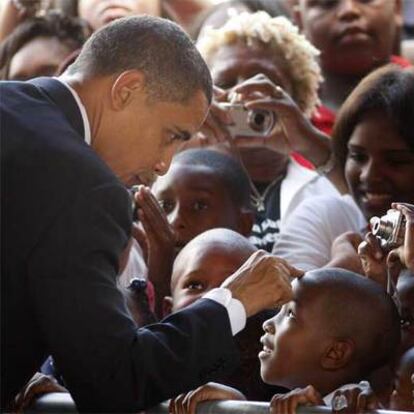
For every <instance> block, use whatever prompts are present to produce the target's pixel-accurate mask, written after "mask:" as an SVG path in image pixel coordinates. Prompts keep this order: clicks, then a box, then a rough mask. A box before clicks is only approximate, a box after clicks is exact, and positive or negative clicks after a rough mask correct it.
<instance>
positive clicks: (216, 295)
mask: <svg viewBox="0 0 414 414" xmlns="http://www.w3.org/2000/svg"><path fill="white" fill-rule="evenodd" d="M54 79H56V80H57V81H59V82H60V83H61V84H62V85H64V86H66V88H68V89H69V91H70V92H71V94H72V95H73V98H74V99H75V101H76V103H77V105H78V107H79V111H80V113H81V116H82V121H83V130H84V131H85V136H84V139H85V142H86V143H87V144H88V145H91V128H90V124H89V119H88V114H87V112H86V109H85V106H84V105H83V103H82V101H81V99H80V97H79V95H78V94H77V93H76V91H75V90H74V89H73V88H72V87H71V86H69V85H68V84H67V83H66V82H65V81H63V80H62V79H61V78H56V77H55V78H54ZM203 298H206V299H211V300H214V301H215V302H217V303H219V304H220V305H222V306H224V307H225V308H226V310H227V313H228V315H229V319H230V326H231V331H232V334H233V335H236V334H237V333H238V332H240V331H241V330H242V329H243V328H244V327H245V326H246V311H245V309H244V306H243V305H242V303H241V302H240V301H239V300H237V299H234V298H233V297H232V296H231V292H230V290H229V289H225V288H216V289H213V290H211V291H209V292H207V293H206V294H205V295H204V296H203Z"/></svg>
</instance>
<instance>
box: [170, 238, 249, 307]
mask: <svg viewBox="0 0 414 414" xmlns="http://www.w3.org/2000/svg"><path fill="white" fill-rule="evenodd" d="M250 253H251V252H242V251H236V249H230V250H228V249H227V250H226V249H224V248H223V247H222V246H220V245H218V246H215V244H209V245H204V246H201V245H200V244H198V245H195V246H194V247H193V248H190V249H189V250H187V249H186V250H185V251H183V252H182V254H181V255H180V256H178V257H177V260H176V262H175V263H174V269H173V274H172V286H171V292H172V311H177V310H180V309H183V308H185V307H186V306H188V305H190V304H191V303H193V302H195V301H196V300H197V299H199V298H200V297H201V296H202V295H204V294H205V293H206V292H208V291H209V290H211V289H213V288H216V287H219V286H220V285H221V284H222V283H223V281H224V280H225V279H226V278H227V277H229V276H230V275H231V274H233V273H234V272H235V271H236V270H237V269H238V268H239V267H240V266H241V265H242V264H243V263H244V262H245V261H246V260H247V259H248V257H249V255H250Z"/></svg>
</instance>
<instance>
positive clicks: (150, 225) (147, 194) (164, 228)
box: [135, 186, 175, 317]
mask: <svg viewBox="0 0 414 414" xmlns="http://www.w3.org/2000/svg"><path fill="white" fill-rule="evenodd" d="M135 201H136V203H137V205H138V207H139V209H138V217H139V219H140V221H141V223H142V226H143V228H144V231H145V237H146V247H147V255H148V256H147V261H148V262H147V265H148V278H149V280H150V281H151V282H152V283H153V285H154V288H155V294H156V298H155V311H156V313H157V315H158V316H159V317H161V316H162V300H163V298H164V296H168V295H169V294H170V287H169V286H170V278H171V271H172V264H173V261H174V257H175V235H174V232H173V230H172V229H171V226H170V224H169V223H168V220H167V217H166V215H165V213H164V211H163V210H162V208H161V207H160V205H159V203H158V201H157V199H156V198H155V197H154V195H153V194H152V193H151V190H150V189H149V188H146V187H144V186H142V187H140V188H139V190H138V191H137V193H136V194H135Z"/></svg>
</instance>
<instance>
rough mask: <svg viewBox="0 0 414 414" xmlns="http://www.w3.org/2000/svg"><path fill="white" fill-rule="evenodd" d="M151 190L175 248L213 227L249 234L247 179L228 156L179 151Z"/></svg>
mask: <svg viewBox="0 0 414 414" xmlns="http://www.w3.org/2000/svg"><path fill="white" fill-rule="evenodd" d="M151 190H152V192H153V193H154V195H155V198H156V199H157V200H158V202H159V203H160V205H161V207H162V208H163V209H164V211H165V214H166V215H167V218H168V222H169V223H170V225H171V227H172V229H173V231H174V232H175V235H176V247H177V248H178V249H179V248H182V247H183V246H184V245H185V244H186V243H188V242H189V241H190V240H191V239H193V238H194V237H195V236H197V235H198V234H200V233H202V232H203V231H206V230H209V229H212V228H215V227H225V228H229V229H232V230H234V231H236V232H238V233H240V234H242V235H244V236H248V235H249V234H250V231H251V228H252V225H253V213H252V209H251V204H250V184H249V178H248V176H247V174H246V172H245V170H244V169H243V167H242V165H241V164H240V162H239V161H237V160H236V159H234V158H233V157H231V156H229V155H226V154H223V153H221V152H218V151H214V150H209V149H189V150H186V151H183V152H180V153H178V154H177V155H176V156H175V157H174V158H173V160H172V163H171V167H170V169H169V170H168V172H167V173H166V174H165V175H163V176H160V177H158V178H157V180H156V181H155V183H154V184H153V186H152V188H151Z"/></svg>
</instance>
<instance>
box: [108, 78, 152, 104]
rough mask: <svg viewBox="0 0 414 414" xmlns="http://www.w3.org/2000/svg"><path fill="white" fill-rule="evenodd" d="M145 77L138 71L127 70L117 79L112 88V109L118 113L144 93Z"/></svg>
mask: <svg viewBox="0 0 414 414" xmlns="http://www.w3.org/2000/svg"><path fill="white" fill-rule="evenodd" d="M144 87H145V75H144V74H143V73H142V72H140V71H138V70H127V71H125V72H122V73H121V74H120V75H118V77H117V78H116V79H115V81H114V83H113V84H112V88H111V103H112V108H113V109H114V110H116V111H119V110H122V109H124V108H125V107H126V106H128V105H129V104H130V103H131V102H132V101H133V99H134V98H135V96H136V94H137V93H139V92H143V91H144Z"/></svg>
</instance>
